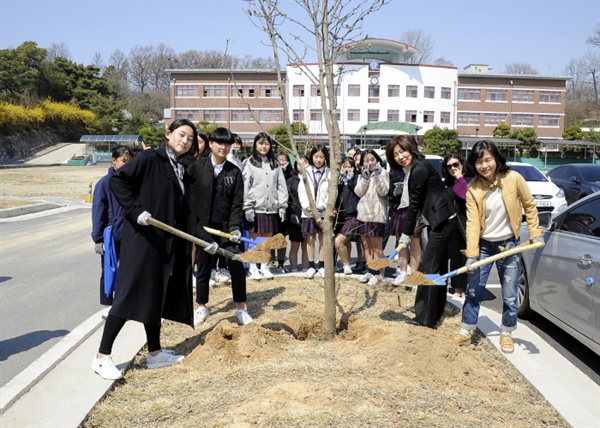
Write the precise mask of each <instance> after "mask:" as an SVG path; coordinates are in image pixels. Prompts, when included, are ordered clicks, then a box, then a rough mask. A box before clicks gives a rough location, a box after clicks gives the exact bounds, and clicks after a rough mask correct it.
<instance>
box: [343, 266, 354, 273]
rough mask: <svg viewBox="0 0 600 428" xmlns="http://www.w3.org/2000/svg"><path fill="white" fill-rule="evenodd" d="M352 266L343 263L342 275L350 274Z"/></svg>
mask: <svg viewBox="0 0 600 428" xmlns="http://www.w3.org/2000/svg"><path fill="white" fill-rule="evenodd" d="M352 273H353V272H352V266H350V265H344V275H352Z"/></svg>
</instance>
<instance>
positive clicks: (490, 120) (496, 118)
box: [483, 113, 506, 125]
mask: <svg viewBox="0 0 600 428" xmlns="http://www.w3.org/2000/svg"><path fill="white" fill-rule="evenodd" d="M483 123H484V124H486V125H500V124H501V123H506V113H486V114H485V116H484V119H483Z"/></svg>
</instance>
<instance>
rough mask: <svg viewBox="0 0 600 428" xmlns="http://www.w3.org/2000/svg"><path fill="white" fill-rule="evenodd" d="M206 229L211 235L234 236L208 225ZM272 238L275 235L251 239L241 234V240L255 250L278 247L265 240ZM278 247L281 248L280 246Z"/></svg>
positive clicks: (228, 237)
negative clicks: (272, 246)
mask: <svg viewBox="0 0 600 428" xmlns="http://www.w3.org/2000/svg"><path fill="white" fill-rule="evenodd" d="M204 229H206V231H207V232H208V233H210V234H211V235H217V236H222V237H223V238H227V239H231V238H233V235H232V234H231V233H227V232H223V231H222V230H218V229H213V228H212V227H206V226H204ZM272 238H273V237H257V238H254V239H250V238H245V237H243V236H240V241H242V242H245V243H246V244H249V245H252V249H254V250H266V249H267V248H265V247H268V249H276V248H270V246H269V244H268V243H267V244H264V242H267V241H269V240H270V239H272ZM261 244H262V245H261ZM275 245H276V244H275ZM285 245H286V246H287V242H286V243H285ZM277 248H279V246H278V247H277Z"/></svg>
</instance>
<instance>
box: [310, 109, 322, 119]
mask: <svg viewBox="0 0 600 428" xmlns="http://www.w3.org/2000/svg"><path fill="white" fill-rule="evenodd" d="M310 120H312V121H313V122H320V121H322V120H323V111H322V110H321V109H316V108H311V109H310Z"/></svg>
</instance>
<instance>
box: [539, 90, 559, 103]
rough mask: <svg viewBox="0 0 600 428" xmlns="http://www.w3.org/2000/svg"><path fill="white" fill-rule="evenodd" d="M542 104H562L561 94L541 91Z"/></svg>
mask: <svg viewBox="0 0 600 428" xmlns="http://www.w3.org/2000/svg"><path fill="white" fill-rule="evenodd" d="M540 103H558V104H560V92H557V91H540Z"/></svg>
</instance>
